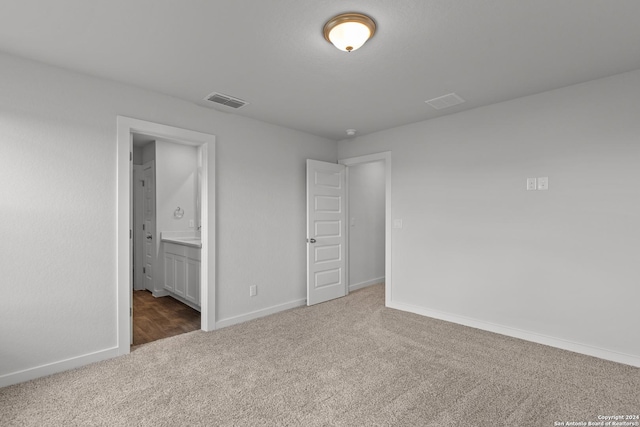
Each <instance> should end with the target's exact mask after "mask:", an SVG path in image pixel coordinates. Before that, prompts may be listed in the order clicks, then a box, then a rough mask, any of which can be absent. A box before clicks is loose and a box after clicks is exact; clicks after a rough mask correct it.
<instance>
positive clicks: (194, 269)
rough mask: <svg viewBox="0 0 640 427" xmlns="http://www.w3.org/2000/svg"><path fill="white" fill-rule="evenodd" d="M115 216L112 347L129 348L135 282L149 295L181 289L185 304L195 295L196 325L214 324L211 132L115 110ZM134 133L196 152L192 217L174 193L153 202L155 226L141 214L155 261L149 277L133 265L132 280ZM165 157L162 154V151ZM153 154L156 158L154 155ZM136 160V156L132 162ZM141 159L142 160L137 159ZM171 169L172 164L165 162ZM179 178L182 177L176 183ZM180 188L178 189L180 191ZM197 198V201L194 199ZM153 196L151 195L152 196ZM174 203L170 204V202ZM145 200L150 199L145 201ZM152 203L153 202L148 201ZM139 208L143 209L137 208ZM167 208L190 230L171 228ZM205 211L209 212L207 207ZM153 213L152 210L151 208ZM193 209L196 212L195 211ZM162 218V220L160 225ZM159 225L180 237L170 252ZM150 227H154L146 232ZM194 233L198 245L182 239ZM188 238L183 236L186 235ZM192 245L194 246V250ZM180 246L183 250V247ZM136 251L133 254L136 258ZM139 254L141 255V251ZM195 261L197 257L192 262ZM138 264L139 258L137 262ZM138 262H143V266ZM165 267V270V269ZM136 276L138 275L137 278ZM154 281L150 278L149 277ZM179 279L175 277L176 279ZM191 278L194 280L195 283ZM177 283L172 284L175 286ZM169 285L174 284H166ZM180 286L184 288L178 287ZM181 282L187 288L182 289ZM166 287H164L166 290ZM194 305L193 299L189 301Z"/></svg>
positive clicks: (212, 326) (167, 233) (124, 350)
mask: <svg viewBox="0 0 640 427" xmlns="http://www.w3.org/2000/svg"><path fill="white" fill-rule="evenodd" d="M117 126H118V133H117V134H118V141H117V147H118V160H117V163H118V190H117V191H118V216H117V218H118V221H117V233H118V239H117V241H118V246H117V250H118V256H117V260H118V277H117V279H118V280H117V282H118V284H117V287H118V316H117V322H118V329H117V330H118V337H117V342H118V353H119V354H127V353H129V352H130V344H131V343H132V337H133V289H134V284H135V285H136V286H137V287H138V288H140V287H143V288H144V287H145V286H149V287H151V288H152V291H151V292H153V293H154V296H157V297H160V296H165V295H169V292H170V291H172V292H174V293H175V295H176V296H177V298H178V299H179V298H181V297H182V296H183V295H184V300H183V301H181V302H183V303H186V304H187V305H189V304H191V305H192V306H193V305H194V304H193V301H194V300H193V298H196V297H197V298H199V301H198V302H199V308H200V312H201V315H200V322H199V323H200V325H199V329H202V330H205V331H210V330H213V329H215V277H216V276H215V218H213V213H214V212H215V136H214V135H210V134H205V133H200V132H195V131H190V130H186V129H181V128H176V127H172V126H167V125H162V124H158V123H153V122H147V121H143V120H138V119H132V118H129V117H122V116H118V118H117ZM134 136H136V138H148V139H153V140H155V141H162V142H163V144H164V143H171V144H174V145H175V146H176V147H182V148H186V147H192V149H193V150H196V152H197V165H198V170H197V173H195V172H194V173H193V180H195V181H197V183H198V184H197V185H196V184H195V183H194V182H193V181H192V182H191V184H193V185H192V187H191V188H192V189H193V191H192V192H191V196H189V197H192V201H194V203H193V208H191V207H189V208H188V209H189V210H190V211H191V212H190V213H191V215H193V216H192V217H188V216H185V214H186V212H185V206H190V203H189V202H185V204H183V202H179V203H180V204H182V206H180V205H178V204H177V203H178V202H176V199H174V198H171V197H169V198H168V199H167V200H168V201H167V203H169V204H168V205H166V206H164V205H161V206H158V207H157V210H158V211H160V209H162V215H164V217H163V219H162V221H165V222H164V223H163V222H162V221H160V218H156V220H158V223H157V224H155V230H151V228H153V227H152V225H153V224H149V225H147V222H146V220H144V218H143V221H142V222H143V223H144V224H145V230H144V231H143V234H142V235H141V236H142V237H140V236H139V239H141V238H142V239H143V240H147V239H148V241H149V242H154V244H153V245H149V246H148V247H149V248H152V249H150V250H153V251H155V252H154V253H153V254H152V255H153V256H155V260H154V259H151V262H154V261H156V264H158V265H156V266H155V267H152V268H151V272H152V274H151V275H150V277H149V278H145V277H144V276H145V273H148V272H147V271H146V270H143V271H142V275H141V276H140V275H138V273H139V270H136V275H137V276H138V278H137V280H136V279H134V246H133V241H134V238H133V235H134V230H135V221H136V218H134V215H133V214H134V209H133V204H134V197H133V193H134V188H135V187H134V184H135V179H134V167H133V164H134V161H133V157H134V148H133V143H134ZM165 157H166V156H165ZM155 160H158V159H155ZM137 163H140V162H137ZM142 163H143V164H145V163H147V162H142ZM157 166H158V163H157V162H154V167H157ZM170 169H172V168H170ZM182 184H184V183H182ZM182 193H184V194H187V193H190V191H189V190H186V191H184V192H182ZM184 194H183V195H184ZM195 200H197V202H195ZM154 202H155V201H154ZM173 204H176V206H173ZM149 205H150V206H151V203H150V204H149ZM153 205H154V206H156V205H157V203H153ZM143 211H144V210H143ZM167 212H169V213H170V214H171V215H170V217H171V218H173V219H176V220H177V219H180V220H181V219H182V218H183V216H184V217H185V220H186V221H188V222H187V224H189V225H191V224H190V221H192V222H193V228H194V232H193V234H194V236H185V235H184V234H180V233H178V234H176V233H175V230H172V229H171V228H172V227H173V226H172V225H171V224H170V225H167V222H166V221H170V220H169V219H167V218H166V217H169V215H167ZM210 212H211V215H209V213H210ZM154 213H155V212H154ZM196 214H197V215H196ZM163 224H164V225H163ZM196 224H198V225H200V226H201V228H200V230H196V228H197V227H198V225H196ZM163 231H165V233H164V234H165V236H164V237H166V238H167V239H176V238H178V239H182V240H183V241H181V242H178V243H179V244H178V245H176V246H178V249H177V250H176V251H173V252H176V253H170V254H168V255H166V254H165V252H166V251H165V247H164V243H162V244H160V241H162V240H163V237H162V236H163V233H162V232H163ZM152 233H155V235H154V234H152ZM196 233H197V237H198V238H199V240H198V241H199V242H200V246H201V247H200V248H196V247H195V243H194V242H193V241H191V242H186V244H185V242H184V240H185V238H186V237H195V235H196ZM187 240H188V239H187ZM181 243H182V244H185V247H187V246H190V247H189V248H187V249H184V250H182V247H180V244H181ZM196 249H197V251H196ZM183 252H184V253H183ZM140 256H142V255H140V254H139V255H138V257H136V258H137V259H139V258H140ZM160 257H162V258H161V263H162V268H161V269H160V268H159V267H158V266H159V264H160V263H158V262H157V260H158V259H159V258H160ZM143 258H144V257H143ZM167 258H169V259H170V260H171V261H172V263H171V264H169V263H166V264H165V261H166V259H167ZM196 261H197V263H196ZM143 264H144V263H143ZM165 265H167V266H169V267H168V268H169V269H168V270H167V269H165ZM143 268H144V267H143ZM165 273H166V274H165ZM165 276H166V277H170V276H171V277H175V278H177V279H176V281H175V283H173V282H171V283H167V281H165V280H164V278H165ZM141 277H142V278H141ZM154 282H155V283H154ZM178 282H179V283H178ZM196 284H197V285H196ZM176 285H177V286H178V288H176V287H175V286H176ZM172 286H174V287H173V288H172ZM182 286H184V289H183V288H182ZM187 287H188V288H189V291H188V292H186V289H187ZM168 289H169V290H170V291H168ZM195 305H196V306H198V304H195Z"/></svg>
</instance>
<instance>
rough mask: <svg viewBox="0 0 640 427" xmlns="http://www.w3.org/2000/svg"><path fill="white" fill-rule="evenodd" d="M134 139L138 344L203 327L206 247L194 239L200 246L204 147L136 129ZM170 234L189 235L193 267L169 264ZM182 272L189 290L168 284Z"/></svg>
mask: <svg viewBox="0 0 640 427" xmlns="http://www.w3.org/2000/svg"><path fill="white" fill-rule="evenodd" d="M132 143H133V180H132V193H133V201H132V206H133V228H132V229H133V264H132V266H133V283H132V285H133V294H132V308H133V320H132V321H133V327H132V345H133V346H136V345H140V344H146V343H148V342H151V341H156V340H158V339H162V338H168V337H171V336H174V335H179V334H182V333H186V332H191V331H194V330H197V329H200V324H201V319H200V298H199V296H200V292H199V289H197V288H199V284H198V278H199V276H200V274H199V271H196V270H199V268H200V265H201V257H200V253H199V252H200V250H201V248H200V247H198V248H194V244H195V243H196V242H198V246H200V244H199V242H200V241H201V240H200V230H201V226H202V218H201V215H200V206H201V203H200V198H201V196H200V193H199V191H200V187H201V183H200V182H199V180H200V178H201V170H202V156H201V153H200V149H199V147H196V146H192V145H186V144H180V143H179V142H176V141H172V140H164V139H159V138H155V137H153V136H149V135H144V134H140V133H134V134H133V140H132ZM176 206H177V208H176ZM175 209H178V212H179V213H180V214H179V215H177V211H176V210H175ZM166 235H178V236H181V237H188V238H189V240H188V242H189V244H190V245H191V246H189V249H190V253H193V255H192V256H191V257H190V258H189V262H190V265H189V268H190V270H187V269H182V270H180V271H175V268H174V265H170V266H169V265H165V263H173V262H174V257H173V256H171V258H170V259H168V260H167V259H165V252H166V250H165V249H166V247H167V246H168V245H167V243H166V242H165V238H164V237H166ZM177 242H180V240H178V241H177ZM178 249H180V248H178ZM180 259H181V260H182V261H183V262H182V264H181V265H178V267H184V266H185V264H186V261H187V259H186V258H183V257H180ZM177 273H182V276H183V277H184V278H185V280H186V275H187V273H191V274H190V276H191V277H190V279H191V285H192V289H191V292H190V293H188V294H186V293H185V292H183V289H180V288H178V289H176V288H175V287H174V286H171V287H169V286H167V284H172V285H173V283H175V282H176V280H175V279H176V277H175V276H176V274H177ZM167 275H171V276H172V277H167Z"/></svg>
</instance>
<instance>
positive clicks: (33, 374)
mask: <svg viewBox="0 0 640 427" xmlns="http://www.w3.org/2000/svg"><path fill="white" fill-rule="evenodd" d="M118 355H119V353H118V347H113V348H108V349H106V350H100V351H96V352H95V353H89V354H84V355H82V356H78V357H72V358H69V359H65V360H61V361H59V362H53V363H48V364H46V365H41V366H36V367H35V368H29V369H25V370H23V371H18V372H12V373H10V374H5V375H0V387H7V386H10V385H13V384H18V383H22V382H25V381H29V380H33V379H36V378H40V377H46V376H47V375H52V374H57V373H58V372H63V371H68V370H70V369H75V368H79V367H81V366H84V365H88V364H90V363H95V362H100V361H102V360H106V359H111V358H112V357H116V356H118Z"/></svg>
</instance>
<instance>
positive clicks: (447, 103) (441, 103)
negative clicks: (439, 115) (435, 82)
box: [424, 93, 465, 110]
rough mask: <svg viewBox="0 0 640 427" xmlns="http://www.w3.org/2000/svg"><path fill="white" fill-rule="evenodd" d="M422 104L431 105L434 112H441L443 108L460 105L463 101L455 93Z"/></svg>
mask: <svg viewBox="0 0 640 427" xmlns="http://www.w3.org/2000/svg"><path fill="white" fill-rule="evenodd" d="M424 102H426V103H427V104H429V105H431V106H432V107H433V108H435V109H436V110H442V109H444V108H449V107H453V106H454V105H458V104H462V103H463V102H465V101H464V99H462V98H460V97H459V96H458V95H456V94H455V93H450V94H448V95H444V96H439V97H438V98H433V99H430V100H428V101H424Z"/></svg>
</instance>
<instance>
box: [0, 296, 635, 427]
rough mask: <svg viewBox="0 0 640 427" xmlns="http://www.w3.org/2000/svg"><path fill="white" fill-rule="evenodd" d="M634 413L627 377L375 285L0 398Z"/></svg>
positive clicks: (222, 417)
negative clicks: (391, 305) (390, 300)
mask: <svg viewBox="0 0 640 427" xmlns="http://www.w3.org/2000/svg"><path fill="white" fill-rule="evenodd" d="M638 413H640V369H638V368H634V367H630V366H626V365H621V364H616V363H613V362H607V361H604V360H600V359H596V358H592V357H588V356H582V355H579V354H575V353H571V352H566V351H562V350H558V349H554V348H551V347H546V346H542V345H538V344H533V343H529V342H525V341H521V340H517V339H513V338H508V337H504V336H501V335H497V334H492V333H489V332H483V331H479V330H476V329H471V328H466V327H463V326H459V325H455V324H451V323H447V322H442V321H438V320H434V319H429V318H425V317H421V316H417V315H413V314H410V313H403V312H400V311H396V310H391V309H387V308H384V289H383V287H382V286H380V285H377V286H372V287H369V288H365V289H362V290H359V291H356V292H353V293H352V294H350V295H349V296H348V297H346V298H342V299H339V300H335V301H331V302H327V303H324V304H320V305H318V306H314V307H310V308H307V307H301V308H298V309H293V310H289V311H286V312H283V313H279V314H276V315H273V316H269V317H266V318H262V319H258V320H255V321H251V322H247V323H244V324H241V325H236V326H233V327H229V328H225V329H221V330H219V331H216V332H210V333H204V332H201V331H196V332H191V333H187V334H184V335H180V336H176V337H171V338H167V339H164V340H160V341H156V342H153V343H150V344H145V345H143V346H141V347H139V348H137V349H136V350H135V351H134V352H132V353H131V354H130V355H127V356H123V357H119V358H115V359H111V360H107V361H104V362H100V363H96V364H93V365H90V366H86V367H83V368H80V369H76V370H73V371H69V372H64V373H61V374H56V375H53V376H50V377H47V378H41V379H38V380H34V381H30V382H27V383H23V384H18V385H15V386H10V387H6V388H4V389H0V425H2V426H272V425H283V426H284V425H288V426H327V425H336V426H509V427H515V426H525V427H526V426H532V427H533V426H542V427H548V426H554V425H556V424H554V423H555V422H565V423H566V422H572V421H573V422H585V424H586V422H588V421H592V422H593V421H597V420H598V419H597V417H598V416H599V415H605V416H611V415H620V414H638ZM558 425H559V424H558Z"/></svg>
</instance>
